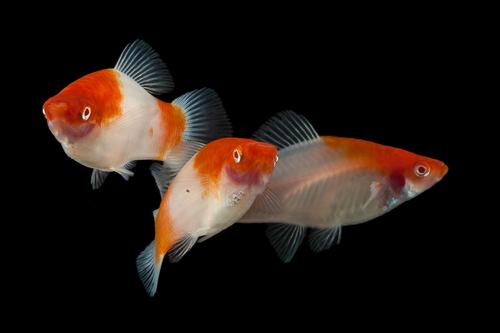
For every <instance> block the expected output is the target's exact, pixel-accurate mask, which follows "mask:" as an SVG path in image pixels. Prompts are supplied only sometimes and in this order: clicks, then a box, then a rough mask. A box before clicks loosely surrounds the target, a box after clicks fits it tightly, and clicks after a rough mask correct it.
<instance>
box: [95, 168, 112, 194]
mask: <svg viewBox="0 0 500 333" xmlns="http://www.w3.org/2000/svg"><path fill="white" fill-rule="evenodd" d="M109 174H110V173H109V172H107V171H102V170H98V169H93V170H92V176H91V177H90V184H92V189H93V190H97V189H98V188H99V187H101V186H102V184H103V183H104V181H105V180H106V178H107V177H108V176H109Z"/></svg>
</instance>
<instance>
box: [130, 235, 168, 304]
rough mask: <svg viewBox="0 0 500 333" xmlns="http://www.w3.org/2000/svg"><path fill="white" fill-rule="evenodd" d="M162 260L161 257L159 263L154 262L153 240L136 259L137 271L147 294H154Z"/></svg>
mask: <svg viewBox="0 0 500 333" xmlns="http://www.w3.org/2000/svg"><path fill="white" fill-rule="evenodd" d="M162 262H163V257H161V261H160V262H159V263H156V260H155V242H154V241H152V242H151V244H149V245H148V247H146V248H145V249H144V251H142V252H141V254H139V256H138V257H137V259H136V267H137V273H138V274H139V277H140V278H141V281H142V284H143V285H144V288H146V291H147V293H148V295H149V296H154V294H155V293H156V288H157V287H158V278H159V277H160V270H161V264H162Z"/></svg>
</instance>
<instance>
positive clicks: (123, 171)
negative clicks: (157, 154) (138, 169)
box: [112, 161, 136, 180]
mask: <svg viewBox="0 0 500 333" xmlns="http://www.w3.org/2000/svg"><path fill="white" fill-rule="evenodd" d="M135 165H136V161H131V162H128V163H127V164H125V165H124V166H122V167H121V168H114V169H112V170H113V171H114V172H116V173H118V174H119V175H120V176H122V177H123V179H125V180H129V178H130V177H132V176H133V175H134V173H133V172H132V171H130V169H133V168H134V167H135Z"/></svg>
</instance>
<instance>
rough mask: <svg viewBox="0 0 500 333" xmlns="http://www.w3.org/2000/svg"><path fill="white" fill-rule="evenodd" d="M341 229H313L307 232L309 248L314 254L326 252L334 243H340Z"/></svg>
mask: <svg viewBox="0 0 500 333" xmlns="http://www.w3.org/2000/svg"><path fill="white" fill-rule="evenodd" d="M341 233H342V227H340V226H338V227H334V228H328V229H313V230H311V231H310V232H309V237H308V238H309V246H310V247H311V250H313V251H314V252H320V251H323V250H328V249H329V248H330V247H331V246H332V245H333V243H334V242H335V241H337V244H338V243H340V234H341Z"/></svg>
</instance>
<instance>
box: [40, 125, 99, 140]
mask: <svg viewBox="0 0 500 333" xmlns="http://www.w3.org/2000/svg"><path fill="white" fill-rule="evenodd" d="M47 123H48V126H49V129H50V131H51V132H52V134H53V135H54V136H55V137H56V139H57V140H58V141H59V142H61V143H65V144H71V143H74V142H75V141H77V140H79V139H82V138H84V137H86V136H87V135H89V133H90V132H91V131H92V130H93V129H94V127H95V124H92V123H88V124H81V125H70V124H67V123H66V122H64V121H61V120H52V121H50V120H49V121H47Z"/></svg>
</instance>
